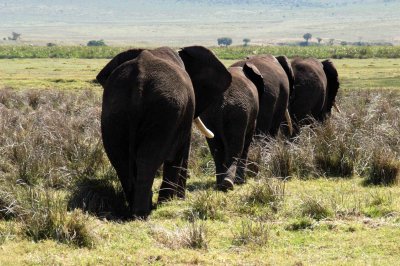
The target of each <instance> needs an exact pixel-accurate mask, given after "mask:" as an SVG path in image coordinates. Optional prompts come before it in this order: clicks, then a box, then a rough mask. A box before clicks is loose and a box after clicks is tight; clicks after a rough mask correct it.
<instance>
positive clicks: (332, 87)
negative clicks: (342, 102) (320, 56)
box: [322, 59, 340, 114]
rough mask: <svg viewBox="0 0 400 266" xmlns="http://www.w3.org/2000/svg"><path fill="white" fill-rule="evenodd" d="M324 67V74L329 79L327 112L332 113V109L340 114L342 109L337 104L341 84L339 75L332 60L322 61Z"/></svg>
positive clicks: (326, 102) (326, 101)
mask: <svg viewBox="0 0 400 266" xmlns="http://www.w3.org/2000/svg"><path fill="white" fill-rule="evenodd" d="M322 65H323V67H324V72H325V75H326V79H327V82H328V84H327V94H326V100H325V107H326V109H325V110H326V112H327V113H328V114H330V113H331V109H332V107H334V108H335V109H336V111H338V112H339V113H340V109H339V107H338V106H337V104H336V101H335V99H336V95H337V93H338V90H339V87H340V82H339V74H338V72H337V70H336V67H335V65H334V64H333V62H332V61H331V60H329V59H328V60H325V61H322Z"/></svg>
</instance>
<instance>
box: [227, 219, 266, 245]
mask: <svg viewBox="0 0 400 266" xmlns="http://www.w3.org/2000/svg"><path fill="white" fill-rule="evenodd" d="M269 238H270V230H269V227H268V226H267V225H266V224H265V223H262V222H254V221H251V220H243V221H242V222H241V224H240V226H239V228H238V229H237V231H234V232H233V240H232V243H233V244H234V245H236V246H242V245H249V244H253V245H258V246H264V245H266V244H267V243H268V241H269Z"/></svg>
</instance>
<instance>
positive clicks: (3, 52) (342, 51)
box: [0, 45, 400, 59]
mask: <svg viewBox="0 0 400 266" xmlns="http://www.w3.org/2000/svg"><path fill="white" fill-rule="evenodd" d="M129 48H130V47H117V46H100V47H86V46H55V47H45V46H0V59H12V58H85V59H93V58H112V57H114V56H115V55H116V54H118V53H120V52H121V51H124V50H126V49H129ZM210 49H211V50H213V51H214V52H215V54H216V55H217V56H218V58H221V59H239V58H244V57H246V56H247V55H251V54H273V55H286V56H287V57H289V58H293V57H296V56H301V57H311V56H312V57H316V58H320V59H323V58H337V59H341V58H357V59H366V58H400V46H326V45H321V46H318V45H317V46H308V47H300V46H248V47H243V46H232V47H211V48H210Z"/></svg>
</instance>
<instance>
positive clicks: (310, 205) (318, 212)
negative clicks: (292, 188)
mask: <svg viewBox="0 0 400 266" xmlns="http://www.w3.org/2000/svg"><path fill="white" fill-rule="evenodd" d="M299 209H300V214H301V215H302V216H303V217H309V218H312V219H315V220H321V219H325V218H328V217H331V216H332V214H333V213H332V210H331V209H330V208H329V206H328V204H327V203H325V202H324V201H322V200H319V199H315V198H312V197H304V198H303V199H301V204H300V207H299Z"/></svg>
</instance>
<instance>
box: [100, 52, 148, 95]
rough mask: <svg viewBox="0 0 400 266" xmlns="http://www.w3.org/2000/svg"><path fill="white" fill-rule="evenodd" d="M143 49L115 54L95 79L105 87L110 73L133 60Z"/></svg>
mask: <svg viewBox="0 0 400 266" xmlns="http://www.w3.org/2000/svg"><path fill="white" fill-rule="evenodd" d="M143 50H144V49H131V50H128V51H125V52H122V53H119V54H117V55H116V56H115V57H114V58H113V59H111V61H110V62H108V64H107V65H106V66H105V67H104V68H103V69H102V70H101V71H100V72H99V74H98V75H97V77H96V79H97V81H98V82H99V83H100V85H101V86H103V87H104V86H105V84H106V82H107V80H108V78H109V77H110V75H111V73H112V72H113V71H114V70H115V69H116V68H117V67H118V66H120V65H122V64H123V63H125V62H127V61H129V60H132V59H135V58H136V57H138V56H139V55H140V53H141V52H143Z"/></svg>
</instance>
